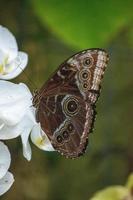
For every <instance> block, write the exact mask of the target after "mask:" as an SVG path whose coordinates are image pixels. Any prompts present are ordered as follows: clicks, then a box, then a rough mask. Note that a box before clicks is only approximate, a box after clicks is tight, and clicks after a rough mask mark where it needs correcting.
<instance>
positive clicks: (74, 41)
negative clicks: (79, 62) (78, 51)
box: [31, 0, 133, 48]
mask: <svg viewBox="0 0 133 200" xmlns="http://www.w3.org/2000/svg"><path fill="white" fill-rule="evenodd" d="M31 3H33V5H34V9H35V11H36V14H37V15H38V17H39V18H40V20H41V21H42V23H43V24H44V25H46V24H47V26H48V27H49V28H50V29H51V31H52V32H53V33H55V34H57V35H58V37H59V38H61V39H62V40H63V41H64V42H65V43H67V44H70V45H72V46H75V47H78V48H91V47H104V46H105V45H107V44H108V43H109V42H110V41H111V40H112V39H113V38H114V37H115V36H116V35H117V34H118V33H119V32H120V31H121V30H122V29H124V28H125V27H126V26H128V25H130V24H131V22H132V19H133V12H132V7H133V1H132V0H126V1H122V0H117V1H116V0H101V1H100V0H99V1H98V0H94V1H89V0H84V1H80V0H67V1H62V0H50V1H46V0H38V1H35V0H33V1H31Z"/></svg>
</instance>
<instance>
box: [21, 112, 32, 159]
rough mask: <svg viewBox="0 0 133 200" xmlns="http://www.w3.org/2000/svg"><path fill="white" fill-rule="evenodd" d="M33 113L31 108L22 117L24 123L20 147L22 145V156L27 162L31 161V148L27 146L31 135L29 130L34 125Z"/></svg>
mask: <svg viewBox="0 0 133 200" xmlns="http://www.w3.org/2000/svg"><path fill="white" fill-rule="evenodd" d="M33 111H34V108H31V110H29V112H28V113H27V114H26V116H25V117H24V123H23V124H24V130H23V132H22V134H21V140H22V145H23V155H24V157H25V158H26V159H27V160H28V161H30V160H31V154H32V152H31V147H30V144H29V135H30V133H31V130H32V128H33V126H34V124H36V122H35V117H34V112H33Z"/></svg>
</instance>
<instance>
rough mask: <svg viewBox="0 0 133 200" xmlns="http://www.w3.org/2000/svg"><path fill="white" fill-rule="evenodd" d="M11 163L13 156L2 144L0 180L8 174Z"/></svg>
mask: <svg viewBox="0 0 133 200" xmlns="http://www.w3.org/2000/svg"><path fill="white" fill-rule="evenodd" d="M10 163H11V156H10V152H9V150H8V148H7V146H6V145H5V144H4V143H3V142H0V179H1V178H2V177H3V176H4V175H5V174H6V173H7V170H8V168H9V166H10Z"/></svg>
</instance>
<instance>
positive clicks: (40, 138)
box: [31, 124, 55, 151]
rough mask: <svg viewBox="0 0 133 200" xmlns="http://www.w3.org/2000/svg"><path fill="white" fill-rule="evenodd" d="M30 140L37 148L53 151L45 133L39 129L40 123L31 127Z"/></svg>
mask: <svg viewBox="0 0 133 200" xmlns="http://www.w3.org/2000/svg"><path fill="white" fill-rule="evenodd" d="M31 140H32V142H33V143H34V144H35V145H36V146H37V147H38V148H40V149H42V150H44V151H55V149H54V148H53V146H52V144H51V142H50V141H49V139H48V137H47V135H46V134H45V133H44V132H43V131H42V130H41V127H40V124H37V125H35V126H34V127H33V129H32V132H31Z"/></svg>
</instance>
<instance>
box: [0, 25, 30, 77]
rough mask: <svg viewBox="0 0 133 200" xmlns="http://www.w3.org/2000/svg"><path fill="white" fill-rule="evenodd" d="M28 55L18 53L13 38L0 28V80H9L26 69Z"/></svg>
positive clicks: (9, 33)
mask: <svg viewBox="0 0 133 200" xmlns="http://www.w3.org/2000/svg"><path fill="white" fill-rule="evenodd" d="M27 62H28V55H27V54H26V53H24V52H21V51H18V46H17V42H16V39H15V37H14V36H13V35H12V33H11V32H10V31H9V30H8V29H7V28H5V27H3V26H0V79H4V80H9V79H13V78H15V77H16V76H18V75H19V74H20V73H21V72H22V71H23V70H24V68H25V67H26V65H27Z"/></svg>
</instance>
